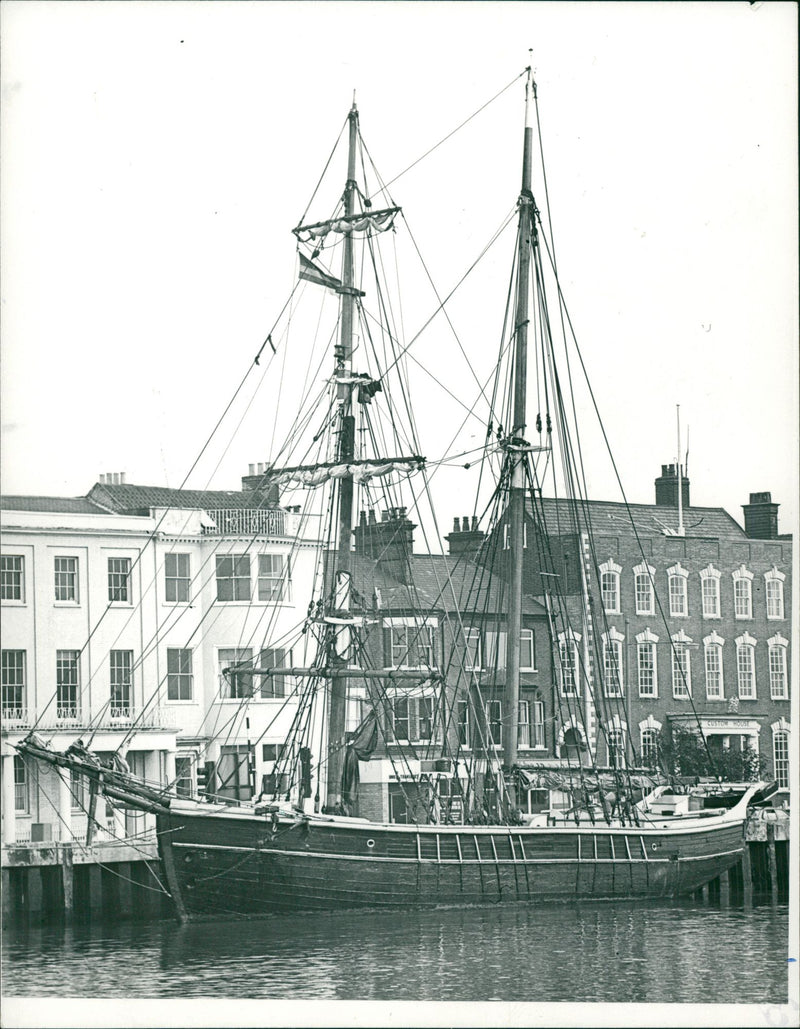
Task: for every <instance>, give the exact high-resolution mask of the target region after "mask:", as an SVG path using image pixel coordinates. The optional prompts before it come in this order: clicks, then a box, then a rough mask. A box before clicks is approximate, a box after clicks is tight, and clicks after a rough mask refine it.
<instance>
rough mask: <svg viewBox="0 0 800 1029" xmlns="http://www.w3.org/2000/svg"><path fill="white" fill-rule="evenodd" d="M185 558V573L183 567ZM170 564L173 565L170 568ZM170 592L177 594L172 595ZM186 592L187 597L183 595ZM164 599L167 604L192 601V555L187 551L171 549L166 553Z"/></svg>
mask: <svg viewBox="0 0 800 1029" xmlns="http://www.w3.org/2000/svg"><path fill="white" fill-rule="evenodd" d="M184 559H185V563H186V570H185V573H184V571H183V569H182V568H181V565H182V564H183V561H184ZM170 565H172V566H173V567H172V568H170ZM170 587H172V589H170ZM170 592H173V593H174V594H175V596H174V597H170ZM184 592H185V594H186V596H185V597H183V596H181V594H182V593H184ZM164 600H165V601H166V603H167V604H176V605H177V604H191V602H192V555H191V554H190V553H188V552H187V551H171V552H170V553H169V554H165V555H164Z"/></svg>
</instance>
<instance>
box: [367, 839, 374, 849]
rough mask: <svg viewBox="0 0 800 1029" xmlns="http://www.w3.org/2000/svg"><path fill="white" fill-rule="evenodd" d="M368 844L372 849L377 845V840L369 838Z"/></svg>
mask: <svg viewBox="0 0 800 1029" xmlns="http://www.w3.org/2000/svg"><path fill="white" fill-rule="evenodd" d="M367 846H368V847H369V849H370V850H372V848H373V847H374V846H375V840H367Z"/></svg>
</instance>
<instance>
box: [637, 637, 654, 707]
mask: <svg viewBox="0 0 800 1029" xmlns="http://www.w3.org/2000/svg"><path fill="white" fill-rule="evenodd" d="M657 643H658V636H656V634H655V633H654V632H651V631H650V629H645V630H644V632H640V633H639V634H638V635H637V636H636V668H637V675H638V681H639V696H640V697H657V696H658V669H657V665H656V644H657Z"/></svg>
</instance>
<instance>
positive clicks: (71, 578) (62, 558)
mask: <svg viewBox="0 0 800 1029" xmlns="http://www.w3.org/2000/svg"><path fill="white" fill-rule="evenodd" d="M59 562H71V563H72V564H71V567H70V565H65V566H64V567H59ZM79 569H80V562H79V560H78V558H77V556H76V555H75V554H54V555H53V576H54V579H53V586H54V593H53V596H54V598H55V600H54V603H55V604H56V605H60V604H66V605H68V606H70V607H74V606H75V605H76V604H80V596H81V595H80V580H79ZM60 576H63V577H64V578H59V577H60ZM60 590H61V591H66V592H71V596H66V597H59V595H58V594H59V591H60Z"/></svg>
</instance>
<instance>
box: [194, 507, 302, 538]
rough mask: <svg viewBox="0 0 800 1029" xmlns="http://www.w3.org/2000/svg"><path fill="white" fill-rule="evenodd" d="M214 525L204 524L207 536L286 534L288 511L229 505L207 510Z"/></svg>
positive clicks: (204, 531)
mask: <svg viewBox="0 0 800 1029" xmlns="http://www.w3.org/2000/svg"><path fill="white" fill-rule="evenodd" d="M206 515H207V516H208V517H209V519H210V520H211V521H213V523H214V525H213V526H204V528H203V534H204V535H206V536H285V535H286V512H285V511H280V510H276V509H274V508H271V509H264V510H261V509H260V508H248V507H227V508H217V509H216V510H212V511H206Z"/></svg>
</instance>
